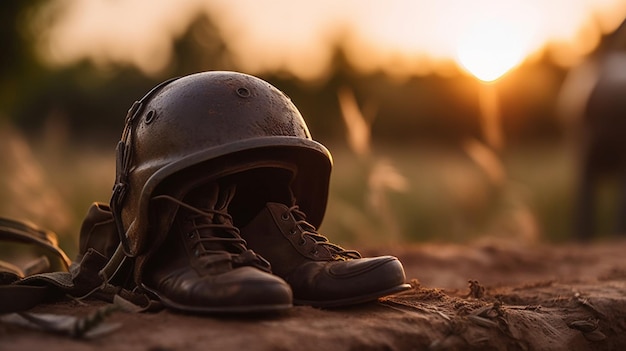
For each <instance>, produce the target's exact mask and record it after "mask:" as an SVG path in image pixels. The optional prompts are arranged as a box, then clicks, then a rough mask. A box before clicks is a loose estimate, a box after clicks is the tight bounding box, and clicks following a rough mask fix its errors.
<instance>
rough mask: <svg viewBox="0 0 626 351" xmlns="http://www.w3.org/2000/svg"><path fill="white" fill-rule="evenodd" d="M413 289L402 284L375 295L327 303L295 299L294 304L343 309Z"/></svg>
mask: <svg viewBox="0 0 626 351" xmlns="http://www.w3.org/2000/svg"><path fill="white" fill-rule="evenodd" d="M409 289H411V285H410V284H401V285H398V286H394V287H393V288H391V289H387V290H382V291H377V292H375V293H371V294H366V295H360V296H354V297H349V298H343V299H337V300H325V301H310V300H300V299H296V298H295V297H294V299H293V304H294V305H306V306H312V307H321V308H332V307H343V306H350V305H358V304H361V303H366V302H371V301H374V300H376V299H378V298H379V297H383V296H387V295H392V294H396V293H399V292H402V291H406V290H409Z"/></svg>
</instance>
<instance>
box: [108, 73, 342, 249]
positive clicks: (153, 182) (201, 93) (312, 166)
mask: <svg viewBox="0 0 626 351" xmlns="http://www.w3.org/2000/svg"><path fill="white" fill-rule="evenodd" d="M144 99H145V101H143V100H144ZM144 99H142V100H141V101H140V102H139V104H137V103H136V104H137V105H138V106H137V107H138V108H137V109H135V108H131V111H129V117H132V118H128V119H127V122H126V123H127V124H126V128H125V132H124V135H123V136H122V141H121V143H123V144H124V145H123V149H124V150H125V152H124V153H118V162H117V168H118V169H117V171H118V179H123V180H124V183H125V188H126V191H125V192H126V194H125V195H124V196H123V197H122V199H121V200H119V199H115V198H112V200H111V202H112V204H113V203H114V202H115V201H118V206H117V208H116V211H117V212H118V213H115V214H114V215H115V216H117V217H118V218H117V220H118V221H121V224H118V227H120V228H121V227H123V231H124V236H125V237H126V239H127V241H128V245H129V247H128V249H127V250H129V251H130V252H127V254H129V255H132V256H135V255H139V254H142V252H144V251H145V250H146V249H151V247H152V246H153V245H151V244H148V242H149V243H158V242H160V241H161V238H162V237H163V236H164V235H165V233H162V231H163V230H164V229H163V228H155V226H151V225H150V223H149V222H150V221H149V219H150V207H151V206H150V202H151V200H152V199H153V197H154V196H155V195H157V194H161V193H166V194H169V195H172V196H176V197H178V198H179V199H182V197H183V196H184V193H185V192H186V191H188V190H189V189H191V188H192V187H193V186H194V184H199V183H200V182H202V181H207V180H209V179H213V178H217V177H221V176H225V175H229V174H233V173H237V172H240V171H244V170H248V169H253V168H258V167H283V168H288V169H290V170H292V171H293V174H294V178H293V180H292V184H291V186H292V191H293V193H294V196H295V197H296V199H297V201H298V204H299V206H300V208H301V209H302V210H303V211H305V213H307V216H308V217H307V219H308V220H309V221H310V222H311V223H312V224H313V225H316V226H319V225H320V224H321V222H322V219H323V216H324V212H325V209H326V202H327V198H328V185H329V179H330V171H331V167H332V157H331V155H330V152H329V151H328V150H327V149H326V148H325V147H324V146H323V145H322V144H320V143H318V142H316V141H314V140H312V138H311V134H310V133H309V130H308V128H307V125H306V123H305V121H304V119H303V117H302V115H301V114H300V112H299V111H298V109H297V108H296V107H295V106H294V104H293V103H292V102H291V100H290V99H289V98H288V97H287V96H286V95H285V94H284V93H283V92H281V91H280V90H278V89H277V88H275V87H274V86H272V85H271V84H269V83H268V82H266V81H264V80H261V79H259V78H256V77H254V76H251V75H247V74H242V73H237V72H227V71H210V72H201V73H196V74H192V75H189V76H185V77H182V78H178V79H175V80H172V81H171V82H164V83H162V84H161V85H160V86H157V87H156V88H155V89H153V91H151V92H150V93H148V95H146V97H144ZM134 109H135V111H133V110H134ZM131 115H133V116H131ZM125 164H126V166H124V165H125ZM120 174H121V176H120ZM118 182H119V180H118ZM114 194H115V192H114ZM114 197H115V195H114ZM112 207H113V206H112ZM166 212H167V211H166ZM174 213H175V209H173V210H171V211H169V214H168V215H167V216H169V217H170V218H169V219H163V218H159V219H158V221H157V222H158V223H160V226H163V225H164V224H165V226H167V223H168V221H171V219H173V216H174Z"/></svg>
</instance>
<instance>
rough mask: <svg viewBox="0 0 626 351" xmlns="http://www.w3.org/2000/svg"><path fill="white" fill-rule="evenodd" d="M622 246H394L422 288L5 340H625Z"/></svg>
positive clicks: (108, 346)
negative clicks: (353, 302) (93, 333)
mask: <svg viewBox="0 0 626 351" xmlns="http://www.w3.org/2000/svg"><path fill="white" fill-rule="evenodd" d="M625 249H626V243H625V242H611V243H605V244H596V245H593V246H582V245H568V246H559V247H554V246H531V247H524V246H519V245H516V246H507V245H495V244H493V243H487V244H485V243H483V244H477V245H472V246H454V245H420V246H418V247H413V248H403V249H394V248H391V249H388V250H385V253H389V252H391V253H394V254H396V255H397V256H398V257H400V258H401V260H402V261H403V263H404V264H405V267H406V270H407V276H408V277H411V278H415V279H413V280H412V285H413V289H412V290H410V291H407V292H405V293H402V294H398V295H394V296H390V297H387V298H384V299H380V300H379V301H377V302H374V303H369V304H364V305H359V306H354V307H350V308H342V309H332V310H321V309H314V308H311V307H304V306H299V307H294V308H293V309H291V310H289V311H287V312H284V313H281V314H275V315H261V316H245V317H241V316H240V317H226V316H193V315H181V314H176V313H172V312H169V311H161V312H158V313H143V314H132V313H121V312H120V313H114V314H113V315H111V316H110V317H109V318H108V319H106V323H119V324H120V325H121V328H120V329H118V330H117V331H115V332H113V333H111V334H109V335H108V336H106V337H100V338H95V339H91V340H75V339H71V338H67V337H61V336H57V335H53V334H46V333H42V332H38V331H33V330H29V329H25V328H22V327H18V326H15V325H12V324H7V323H4V324H0V349H2V350H37V349H43V348H45V349H46V350H47V351H56V350H64V351H65V350H68V351H69V350H96V349H97V350H150V351H166V350H294V349H297V350H302V351H304V350H455V349H459V350H490V349H493V350H621V349H626V261H625V260H624V259H623V252H625ZM363 251H364V252H365V253H368V254H376V253H377V252H376V250H369V251H368V250H363ZM417 278H419V280H417ZM102 306H104V304H103V303H101V302H95V301H93V302H89V303H88V304H84V303H80V302H76V301H65V302H60V303H55V304H50V305H45V306H39V307H37V308H36V309H35V310H34V311H35V312H41V313H55V314H66V315H75V316H76V315H78V316H84V315H88V314H89V313H91V312H93V311H95V310H97V309H98V308H101V307H102Z"/></svg>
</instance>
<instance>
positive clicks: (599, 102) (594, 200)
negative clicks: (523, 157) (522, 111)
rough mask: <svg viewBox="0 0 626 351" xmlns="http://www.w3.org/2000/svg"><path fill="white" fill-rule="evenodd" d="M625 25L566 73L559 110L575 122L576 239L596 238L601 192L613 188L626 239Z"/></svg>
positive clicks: (617, 229)
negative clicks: (576, 157) (561, 109)
mask: <svg viewBox="0 0 626 351" xmlns="http://www.w3.org/2000/svg"><path fill="white" fill-rule="evenodd" d="M625 43H626V21H624V22H623V23H622V24H621V25H620V26H619V28H618V29H617V30H615V31H614V32H613V33H611V34H610V35H608V36H607V37H606V38H605V40H603V43H602V45H600V47H599V48H598V49H597V50H596V51H595V52H594V53H593V54H592V55H590V57H589V58H588V59H587V60H586V61H585V62H583V63H582V64H581V65H580V66H579V67H576V68H575V69H573V70H572V72H570V75H569V76H568V77H567V78H566V81H565V83H564V86H563V95H562V96H563V104H568V106H564V107H565V109H566V110H567V112H566V113H568V114H570V115H569V116H564V117H566V118H568V119H572V120H574V121H573V122H574V123H575V134H576V135H575V138H576V140H577V143H578V145H577V147H578V151H577V153H578V160H577V163H578V165H577V167H578V170H577V172H578V177H579V179H578V182H577V184H576V189H577V199H576V204H575V208H574V223H573V225H574V226H575V227H574V235H575V237H576V239H578V240H581V241H588V240H590V239H592V238H593V236H594V235H595V234H598V227H599V226H598V223H599V219H600V217H601V216H600V210H601V209H603V207H602V206H601V205H600V203H601V201H600V198H601V195H602V189H603V186H605V185H607V184H608V185H610V186H612V187H611V188H610V189H615V190H613V191H612V193H613V194H612V195H614V197H615V198H616V201H617V205H616V206H615V212H614V213H613V225H614V227H613V228H611V229H609V230H611V231H613V232H614V233H619V234H626V45H625Z"/></svg>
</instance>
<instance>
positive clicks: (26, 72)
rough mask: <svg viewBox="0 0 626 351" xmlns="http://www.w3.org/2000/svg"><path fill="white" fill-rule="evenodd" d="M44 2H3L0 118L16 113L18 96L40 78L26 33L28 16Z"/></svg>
mask: <svg viewBox="0 0 626 351" xmlns="http://www.w3.org/2000/svg"><path fill="white" fill-rule="evenodd" d="M43 2H44V1H42V0H34V1H20V0H6V1H1V2H0V53H1V54H0V114H1V115H2V116H0V118H6V116H7V115H8V116H10V115H11V114H12V113H13V112H14V110H13V109H14V107H15V104H16V102H17V101H18V100H19V95H20V94H21V93H22V92H23V91H24V89H25V88H26V87H27V86H28V85H29V84H30V82H32V81H35V80H36V79H37V76H38V75H39V74H41V71H42V70H43V67H42V66H41V65H40V64H39V63H38V61H37V59H36V56H35V53H34V50H33V47H32V45H31V43H32V37H31V36H30V34H29V31H28V29H27V23H28V16H29V14H30V13H31V11H33V10H35V9H37V8H38V7H39V6H40V5H41V4H42V3H43Z"/></svg>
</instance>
